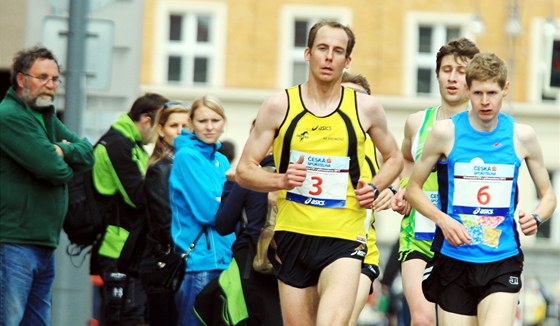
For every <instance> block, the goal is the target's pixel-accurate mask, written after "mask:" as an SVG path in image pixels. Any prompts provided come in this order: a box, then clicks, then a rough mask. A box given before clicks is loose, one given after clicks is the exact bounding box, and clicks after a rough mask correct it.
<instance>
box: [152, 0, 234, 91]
mask: <svg viewBox="0 0 560 326" xmlns="http://www.w3.org/2000/svg"><path fill="white" fill-rule="evenodd" d="M225 10H226V8H225V5H224V4H221V3H216V4H215V5H210V4H203V3H184V4H181V3H177V2H172V3H166V2H163V3H162V4H161V7H160V10H159V17H160V18H161V19H159V21H161V22H162V24H158V25H161V26H159V32H158V33H157V34H156V35H158V36H159V37H156V38H157V39H158V41H156V42H157V43H158V44H156V50H155V53H156V55H155V56H154V60H155V64H154V69H155V70H154V72H155V76H156V79H157V80H158V81H160V82H162V83H168V84H176V85H182V86H193V85H194V86H197V85H201V86H219V85H221V84H222V80H223V77H222V75H223V66H224V63H223V60H224V54H223V48H224V46H225V24H226V22H225V19H226V18H225Z"/></svg>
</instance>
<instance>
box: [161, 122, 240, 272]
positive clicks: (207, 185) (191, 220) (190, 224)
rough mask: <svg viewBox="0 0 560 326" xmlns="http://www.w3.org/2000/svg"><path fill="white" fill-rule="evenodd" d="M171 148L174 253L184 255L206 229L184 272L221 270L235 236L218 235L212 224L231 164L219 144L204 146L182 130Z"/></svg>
mask: <svg viewBox="0 0 560 326" xmlns="http://www.w3.org/2000/svg"><path fill="white" fill-rule="evenodd" d="M174 146H175V160H174V163H173V167H172V169H171V175H170V177H169V201H170V205H171V213H172V217H171V235H172V237H173V241H174V242H175V251H176V252H181V253H182V252H186V250H187V249H188V247H189V246H190V244H191V243H192V242H193V241H194V239H195V238H196V236H197V235H198V234H199V232H200V230H202V228H203V226H206V228H207V229H206V232H205V233H203V235H202V236H201V237H200V238H199V240H198V242H197V244H196V247H195V248H194V249H193V250H192V251H191V253H190V255H189V257H188V260H187V268H186V271H187V272H200V271H211V270H224V269H226V268H227V267H228V265H229V263H230V261H231V257H232V250H231V247H232V244H233V242H234V241H235V235H234V234H230V235H226V236H221V235H219V234H218V232H217V231H216V228H215V221H216V213H217V212H218V207H219V206H220V198H221V196H222V190H223V188H224V183H225V182H226V171H227V170H228V169H229V168H230V164H229V162H228V160H227V158H226V157H225V156H224V155H223V154H221V153H219V152H218V151H217V149H218V148H219V144H206V143H204V142H202V141H200V140H199V139H198V138H197V137H196V136H195V135H194V134H191V133H189V132H187V131H184V130H183V131H182V132H181V135H179V136H177V138H175V142H174Z"/></svg>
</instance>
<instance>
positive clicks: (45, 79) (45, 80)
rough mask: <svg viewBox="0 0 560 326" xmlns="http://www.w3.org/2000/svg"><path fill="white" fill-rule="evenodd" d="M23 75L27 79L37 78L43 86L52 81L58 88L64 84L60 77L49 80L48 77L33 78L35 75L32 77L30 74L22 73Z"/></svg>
mask: <svg viewBox="0 0 560 326" xmlns="http://www.w3.org/2000/svg"><path fill="white" fill-rule="evenodd" d="M22 74H23V75H25V76H27V77H31V78H35V79H37V80H39V81H40V82H41V84H43V85H45V84H48V83H49V81H52V82H53V84H55V85H56V86H58V85H60V84H61V83H62V80H61V79H60V78H59V77H58V76H57V77H53V78H49V76H47V75H41V76H33V75H30V74H26V73H24V72H22Z"/></svg>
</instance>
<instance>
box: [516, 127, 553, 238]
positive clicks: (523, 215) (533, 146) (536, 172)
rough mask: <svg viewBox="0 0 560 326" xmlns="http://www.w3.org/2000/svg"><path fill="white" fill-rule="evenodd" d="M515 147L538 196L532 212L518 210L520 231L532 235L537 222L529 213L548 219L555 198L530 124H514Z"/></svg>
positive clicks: (544, 219)
mask: <svg viewBox="0 0 560 326" xmlns="http://www.w3.org/2000/svg"><path fill="white" fill-rule="evenodd" d="M515 148H516V151H517V155H518V156H519V157H520V159H522V160H523V159H524V160H525V162H526V163H527V169H528V170H529V174H530V175H531V178H532V179H533V183H534V184H535V188H536V190H537V194H538V197H539V198H540V200H539V203H538V205H537V207H536V208H535V209H534V210H533V211H532V212H524V211H522V210H520V211H519V224H520V227H521V231H523V234H525V235H532V234H535V233H536V232H537V223H536V220H535V219H534V218H533V216H532V215H531V213H535V214H538V215H539V216H540V217H541V218H542V221H543V222H544V221H546V220H548V219H549V218H550V216H551V215H552V213H553V212H554V209H555V208H556V205H557V199H556V195H555V193H554V189H553V188H552V184H551V182H550V179H549V174H548V171H547V169H546V166H545V165H544V158H543V152H542V148H541V145H540V143H539V140H538V138H537V135H536V133H535V130H534V129H533V128H532V127H531V126H528V125H524V124H518V123H516V124H515Z"/></svg>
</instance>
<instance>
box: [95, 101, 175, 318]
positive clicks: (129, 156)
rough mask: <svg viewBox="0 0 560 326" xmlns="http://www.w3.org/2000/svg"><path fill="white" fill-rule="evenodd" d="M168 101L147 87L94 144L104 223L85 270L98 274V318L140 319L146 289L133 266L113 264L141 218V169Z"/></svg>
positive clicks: (144, 214)
mask: <svg viewBox="0 0 560 326" xmlns="http://www.w3.org/2000/svg"><path fill="white" fill-rule="evenodd" d="M167 101H169V100H168V99H167V98H165V97H163V96H161V95H159V94H155V93H147V94H145V95H143V96H140V97H139V98H137V99H136V100H135V101H134V103H133V104H132V107H131V108H130V110H129V112H128V113H123V114H122V115H121V116H120V117H119V119H118V120H117V121H115V122H114V123H113V124H112V125H111V127H110V128H109V130H108V131H107V132H106V133H105V134H104V135H103V136H101V139H100V140H99V142H98V143H97V145H96V146H95V148H94V155H95V164H94V166H93V183H94V187H95V191H96V195H97V196H98V197H97V198H99V201H100V202H102V203H103V204H104V205H103V206H105V207H104V211H103V212H102V214H103V215H104V219H105V222H106V224H107V226H106V228H105V231H104V232H103V235H102V236H101V238H100V239H99V240H98V241H97V242H96V244H95V245H94V246H93V248H92V251H91V258H90V273H91V274H92V275H96V274H98V275H101V278H102V280H103V285H102V286H101V288H100V294H101V314H100V315H101V324H103V325H141V324H144V323H145V312H146V293H145V292H144V289H143V287H142V285H141V283H140V280H139V279H138V276H137V275H135V274H137V273H138V266H132V265H127V266H124V267H126V269H120V268H118V267H117V263H118V259H119V257H120V256H121V253H122V248H123V247H124V244H125V242H126V240H127V239H128V236H129V233H130V232H132V231H133V230H134V229H135V227H136V226H137V225H138V224H139V223H142V222H143V221H144V220H145V219H146V208H145V204H146V203H145V197H144V174H145V171H146V167H147V164H148V158H149V155H148V153H147V152H146V150H145V149H144V145H146V144H148V143H150V141H151V136H152V131H153V128H154V126H155V115H156V113H157V112H158V111H159V110H161V109H162V108H163V105H164V104H165V103H166V102H167Z"/></svg>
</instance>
